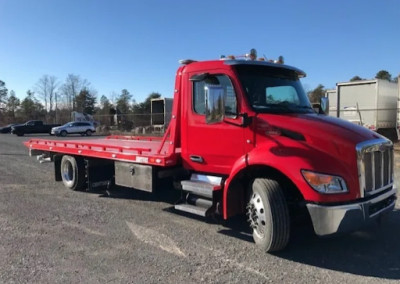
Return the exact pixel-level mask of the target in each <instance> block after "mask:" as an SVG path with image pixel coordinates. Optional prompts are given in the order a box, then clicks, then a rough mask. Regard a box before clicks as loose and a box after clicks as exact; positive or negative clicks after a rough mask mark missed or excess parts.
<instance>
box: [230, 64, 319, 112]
mask: <svg viewBox="0 0 400 284" xmlns="http://www.w3.org/2000/svg"><path fill="white" fill-rule="evenodd" d="M236 70H237V72H238V74H239V79H240V81H241V83H242V86H243V89H244V90H245V91H246V95H247V99H248V101H249V103H250V105H251V106H252V107H253V109H254V110H255V111H258V112H273V113H277V112H278V113H279V112H313V110H312V108H311V106H310V103H309V101H308V98H307V95H306V94H305V92H304V90H303V87H302V85H301V83H300V81H299V79H298V75H297V74H296V72H294V71H292V70H288V69H284V68H271V67H266V66H254V65H252V66H250V65H238V66H236Z"/></svg>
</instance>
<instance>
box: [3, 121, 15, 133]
mask: <svg viewBox="0 0 400 284" xmlns="http://www.w3.org/2000/svg"><path fill="white" fill-rule="evenodd" d="M15 125H17V124H15V123H12V124H8V125H6V126H3V127H0V133H11V127H12V126H15Z"/></svg>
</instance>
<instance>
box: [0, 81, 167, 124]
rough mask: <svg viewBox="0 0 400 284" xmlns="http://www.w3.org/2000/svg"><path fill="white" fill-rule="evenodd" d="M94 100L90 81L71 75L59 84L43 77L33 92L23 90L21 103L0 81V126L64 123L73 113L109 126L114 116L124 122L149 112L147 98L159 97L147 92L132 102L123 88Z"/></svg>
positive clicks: (95, 94)
mask: <svg viewBox="0 0 400 284" xmlns="http://www.w3.org/2000/svg"><path fill="white" fill-rule="evenodd" d="M97 97H98V96H97V91H96V90H95V89H94V88H93V87H92V86H91V84H90V82H89V81H88V80H86V79H82V78H81V77H80V76H79V75H75V74H68V76H67V77H66V79H65V81H64V82H62V83H61V82H60V81H59V80H58V79H57V78H56V77H55V76H50V75H43V76H42V77H41V78H40V79H39V80H38V81H37V83H36V84H35V86H34V88H33V90H27V92H26V95H25V97H24V98H23V99H22V100H20V99H19V98H18V97H17V96H16V94H15V92H14V91H13V90H10V91H8V88H7V86H6V82H4V81H2V80H1V79H0V124H7V123H21V122H24V121H27V120H32V119H40V120H44V121H46V122H48V123H65V122H68V121H70V120H71V113H72V112H73V111H77V112H81V113H86V114H90V115H93V116H95V118H96V120H98V121H99V122H100V123H102V124H106V125H110V124H112V123H113V121H112V119H111V117H113V116H114V115H115V114H117V115H119V116H121V117H124V119H123V120H124V121H128V120H129V119H127V117H129V116H131V119H133V117H132V116H133V115H144V114H146V113H149V112H150V107H151V105H150V104H151V99H153V98H159V97H161V95H160V94H159V93H151V94H150V95H149V96H148V97H147V99H146V100H145V101H144V102H143V103H136V101H135V100H134V99H133V95H132V94H131V93H130V92H129V91H128V90H127V89H123V90H122V91H121V93H120V94H115V93H113V94H112V97H113V98H112V101H111V100H110V99H109V98H108V97H107V96H105V95H102V96H101V98H100V101H99V102H98V99H97ZM146 122H147V121H146ZM143 123H144V122H143Z"/></svg>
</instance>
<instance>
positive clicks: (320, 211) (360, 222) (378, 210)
mask: <svg viewBox="0 0 400 284" xmlns="http://www.w3.org/2000/svg"><path fill="white" fill-rule="evenodd" d="M396 192H397V190H396V187H395V186H394V185H393V188H392V189H391V190H390V191H388V192H385V193H383V194H381V195H378V196H376V197H374V198H372V199H369V200H367V201H363V202H359V203H352V204H348V205H339V206H326V205H318V204H312V203H308V204H307V209H308V212H309V213H310V216H311V220H312V223H313V226H314V231H315V233H316V234H317V235H319V236H326V235H331V234H336V233H344V232H351V231H355V230H357V229H359V228H361V227H363V226H364V225H366V224H367V223H369V222H371V221H372V220H375V219H377V218H379V217H380V216H381V215H383V214H385V213H388V212H390V211H392V210H393V209H394V206H395V204H396Z"/></svg>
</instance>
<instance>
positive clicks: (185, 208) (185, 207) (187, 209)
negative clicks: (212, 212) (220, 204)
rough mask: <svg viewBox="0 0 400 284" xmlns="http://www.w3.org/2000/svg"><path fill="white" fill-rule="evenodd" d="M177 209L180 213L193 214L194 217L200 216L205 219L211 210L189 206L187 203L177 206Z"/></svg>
mask: <svg viewBox="0 0 400 284" xmlns="http://www.w3.org/2000/svg"><path fill="white" fill-rule="evenodd" d="M175 209H176V210H179V211H183V212H187V213H191V214H194V215H198V216H203V217H207V216H208V214H207V211H208V210H209V208H204V207H199V206H195V205H190V204H187V203H183V204H176V205H175Z"/></svg>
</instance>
